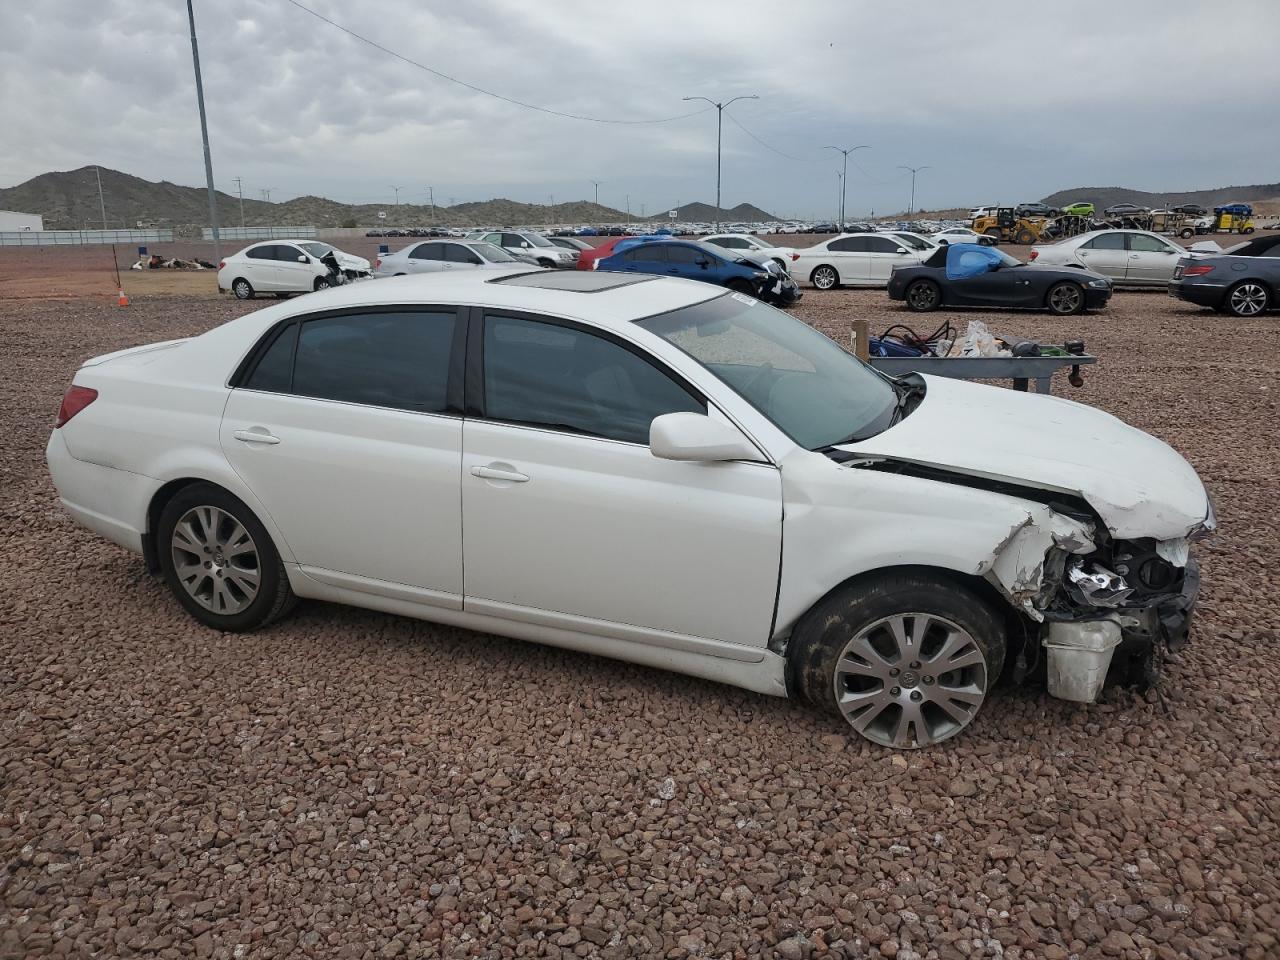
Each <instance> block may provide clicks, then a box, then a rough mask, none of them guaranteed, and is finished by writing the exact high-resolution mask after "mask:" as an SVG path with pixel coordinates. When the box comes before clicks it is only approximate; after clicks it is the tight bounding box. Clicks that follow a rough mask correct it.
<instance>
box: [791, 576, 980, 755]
mask: <svg viewBox="0 0 1280 960" xmlns="http://www.w3.org/2000/svg"><path fill="white" fill-rule="evenodd" d="M1004 655H1005V634H1004V627H1003V625H1002V622H1001V621H1000V619H999V618H998V617H996V615H995V614H994V613H993V612H992V611H991V610H990V609H989V608H988V607H987V606H986V604H984V603H983V602H982V601H981V600H979V599H978V598H977V597H976V596H975V595H974V594H972V593H970V592H969V591H968V590H966V589H964V588H963V587H961V586H959V585H957V584H955V583H952V582H950V581H949V580H946V579H944V578H941V577H938V578H933V577H930V576H928V575H926V574H908V573H904V574H893V575H886V576H883V577H879V578H877V579H874V580H866V581H862V582H860V583H855V584H853V585H851V586H848V587H844V588H841V589H838V590H836V591H834V592H832V593H831V594H829V595H828V596H827V597H826V598H825V599H824V600H822V601H821V602H819V603H818V605H817V606H815V607H814V608H813V609H812V610H810V611H809V612H808V613H807V614H806V615H805V616H804V617H803V618H802V619H801V621H800V623H799V624H798V625H797V627H796V630H795V633H794V634H793V636H792V641H791V652H790V654H789V660H790V663H789V668H790V671H791V679H792V681H793V683H794V685H795V686H796V687H797V688H798V689H799V691H800V692H801V693H803V694H804V695H805V697H806V698H807V699H809V700H810V701H812V702H813V703H816V704H818V705H819V706H822V707H826V708H827V709H830V710H833V711H835V712H837V713H839V714H840V715H841V716H843V717H844V719H845V721H846V722H847V723H848V724H849V725H850V726H851V727H853V729H854V730H856V731H858V733H860V734H862V736H864V737H866V738H867V739H868V740H870V741H872V742H873V743H878V744H880V745H881V746H885V747H897V748H900V749H914V748H918V747H927V746H930V745H931V744H935V743H940V742H942V741H943V740H947V739H949V738H951V737H953V736H955V735H956V734H958V733H959V732H960V731H962V730H963V729H965V728H966V727H967V726H968V725H969V724H970V723H971V722H972V721H973V718H974V717H975V716H976V715H977V713H978V710H979V708H980V707H981V706H982V703H983V701H984V700H985V699H986V695H987V691H988V690H990V689H991V687H992V686H994V684H995V682H996V679H997V678H998V677H999V676H1000V671H1001V669H1002V668H1003V666H1004Z"/></svg>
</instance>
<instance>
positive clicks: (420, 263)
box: [374, 240, 528, 277]
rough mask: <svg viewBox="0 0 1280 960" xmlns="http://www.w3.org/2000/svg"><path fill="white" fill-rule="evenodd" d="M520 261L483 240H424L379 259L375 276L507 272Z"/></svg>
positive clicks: (375, 265) (375, 267) (375, 266)
mask: <svg viewBox="0 0 1280 960" xmlns="http://www.w3.org/2000/svg"><path fill="white" fill-rule="evenodd" d="M521 262H522V261H520V260H517V259H516V258H515V257H513V256H512V255H511V254H509V253H507V251H505V250H503V249H502V248H501V247H495V246H494V245H493V244H492V243H485V242H484V241H483V240H427V241H426V242H423V243H412V244H410V245H409V246H407V247H404V248H403V249H401V250H397V251H395V252H394V253H388V254H385V255H383V256H380V257H378V260H377V263H376V264H374V275H375V276H379V277H401V276H404V275H405V274H409V273H441V272H443V271H446V270H510V269H511V268H512V267H513V266H517V265H518V264H520V263H521ZM524 262H528V261H524Z"/></svg>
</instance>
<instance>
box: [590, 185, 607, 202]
mask: <svg viewBox="0 0 1280 960" xmlns="http://www.w3.org/2000/svg"><path fill="white" fill-rule="evenodd" d="M589 182H590V183H592V184H594V185H595V188H596V206H597V207H598V206H600V184H602V183H604V181H603V180H591V181H589Z"/></svg>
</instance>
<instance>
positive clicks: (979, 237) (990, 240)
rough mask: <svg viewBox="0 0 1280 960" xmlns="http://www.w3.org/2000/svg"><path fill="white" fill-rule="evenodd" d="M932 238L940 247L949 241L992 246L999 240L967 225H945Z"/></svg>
mask: <svg viewBox="0 0 1280 960" xmlns="http://www.w3.org/2000/svg"><path fill="white" fill-rule="evenodd" d="M932 240H933V242H934V243H936V244H937V245H938V246H940V247H945V246H947V245H948V244H951V243H978V244H981V245H983V246H985V247H994V246H996V245H997V244H998V243H999V242H1000V239H999V238H998V237H989V236H987V235H986V234H985V233H978V231H976V230H970V229H969V228H968V227H947V228H946V229H944V230H939V231H938V232H937V233H935V234H933V235H932Z"/></svg>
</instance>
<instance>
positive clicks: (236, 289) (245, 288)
mask: <svg viewBox="0 0 1280 960" xmlns="http://www.w3.org/2000/svg"><path fill="white" fill-rule="evenodd" d="M231 292H232V293H233V294H235V297H236V299H237V300H252V299H253V284H251V283H250V282H249V281H248V280H246V279H245V278H244V277H238V278H236V280H235V281H234V282H233V283H232V284H231Z"/></svg>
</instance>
